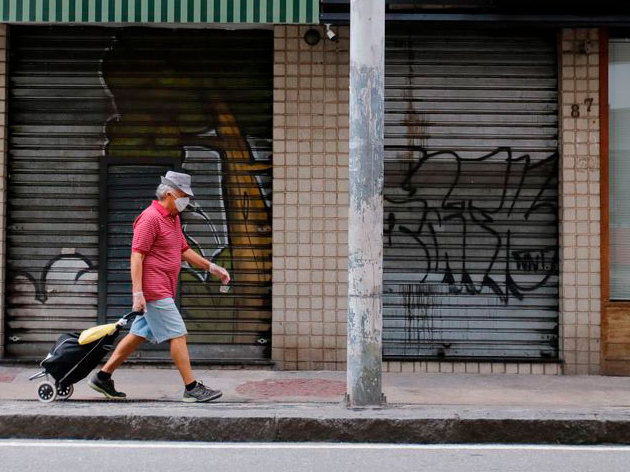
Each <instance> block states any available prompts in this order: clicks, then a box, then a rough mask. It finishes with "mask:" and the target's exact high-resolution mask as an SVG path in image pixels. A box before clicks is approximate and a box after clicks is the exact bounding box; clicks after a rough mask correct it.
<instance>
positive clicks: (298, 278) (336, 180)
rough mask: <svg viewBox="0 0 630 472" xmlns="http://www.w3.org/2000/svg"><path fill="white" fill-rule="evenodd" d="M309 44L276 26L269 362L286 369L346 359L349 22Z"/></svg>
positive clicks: (341, 363) (338, 365)
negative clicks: (332, 36)
mask: <svg viewBox="0 0 630 472" xmlns="http://www.w3.org/2000/svg"><path fill="white" fill-rule="evenodd" d="M314 28H318V29H319V31H320V32H321V33H322V40H321V41H320V42H319V44H317V45H315V46H309V45H308V44H307V43H306V42H305V41H304V39H303V36H304V33H305V32H306V30H308V29H309V27H304V26H301V27H297V26H276V27H275V29H274V31H275V34H274V36H275V51H274V118H273V129H274V132H273V160H274V166H273V301H272V303H273V322H272V336H273V339H272V346H273V347H272V359H273V360H274V361H275V362H276V367H277V368H279V369H285V370H294V369H299V370H310V369H327V370H343V369H345V365H346V309H347V302H346V297H347V230H348V224H347V213H348V203H347V199H348V198H347V196H348V80H349V53H348V45H349V44H348V28H339V29H338V33H339V40H338V41H336V42H333V41H330V40H328V39H323V37H324V34H323V31H324V30H323V28H320V27H317V26H315V27H314Z"/></svg>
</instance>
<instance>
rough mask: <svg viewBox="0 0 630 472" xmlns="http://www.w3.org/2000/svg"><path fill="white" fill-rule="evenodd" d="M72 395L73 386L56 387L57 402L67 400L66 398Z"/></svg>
mask: <svg viewBox="0 0 630 472" xmlns="http://www.w3.org/2000/svg"><path fill="white" fill-rule="evenodd" d="M73 393H74V385H72V384H70V385H67V386H65V387H62V386H61V385H60V386H59V387H57V398H59V400H67V399H68V398H70V397H71V396H72V394H73Z"/></svg>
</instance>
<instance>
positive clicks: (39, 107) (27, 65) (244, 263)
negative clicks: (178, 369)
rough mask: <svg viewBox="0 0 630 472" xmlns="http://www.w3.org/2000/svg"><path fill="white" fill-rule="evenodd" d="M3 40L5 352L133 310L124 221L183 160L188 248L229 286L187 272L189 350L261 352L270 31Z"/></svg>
mask: <svg viewBox="0 0 630 472" xmlns="http://www.w3.org/2000/svg"><path fill="white" fill-rule="evenodd" d="M10 50H11V60H10V81H11V84H10V118H9V120H10V158H9V166H10V177H9V196H8V207H9V208H8V218H9V227H8V241H9V244H8V266H9V268H8V277H9V284H8V295H7V310H8V339H7V341H8V343H7V354H8V355H9V356H19V357H37V356H41V355H42V354H44V353H45V352H46V350H47V349H48V348H49V345H50V342H52V341H53V340H54V339H56V337H57V336H58V335H59V334H60V333H62V332H65V331H69V330H70V331H71V330H78V329H81V328H84V327H86V326H90V325H92V324H94V323H95V322H97V321H100V322H103V321H105V320H106V319H112V318H117V317H118V316H119V315H120V314H121V313H124V312H125V311H126V310H128V308H129V305H130V303H131V300H130V292H129V290H130V287H129V285H128V281H129V274H128V261H129V251H130V248H129V246H128V245H129V241H130V237H131V225H130V222H132V221H133V218H134V217H135V215H137V213H139V211H140V209H141V208H144V207H146V206H148V205H149V204H150V201H151V199H152V198H153V194H154V191H155V188H156V187H157V184H158V183H159V179H158V178H157V177H158V175H160V174H161V173H163V172H164V171H165V170H166V169H168V168H178V169H182V170H183V171H184V172H188V173H190V174H192V176H193V189H194V190H195V192H196V196H197V198H196V199H195V200H194V203H195V206H194V207H191V208H190V211H187V212H186V213H184V214H183V216H182V223H183V227H184V231H185V233H186V235H187V237H188V239H189V242H190V245H191V247H192V248H194V249H195V250H197V251H199V252H201V253H203V254H204V255H205V256H206V257H210V258H212V259H213V260H214V261H215V262H216V263H218V264H221V265H224V266H226V267H227V268H228V270H230V272H231V273H232V275H233V281H234V282H233V287H232V290H231V291H230V293H229V294H227V295H224V294H219V292H218V282H217V281H216V280H214V281H209V280H206V278H205V274H204V273H203V272H200V271H197V270H194V269H192V268H189V267H184V269H183V270H182V275H181V282H182V283H181V288H180V290H181V298H180V300H179V303H180V306H181V309H182V314H183V316H184V319H185V321H186V323H187V327H188V330H189V333H190V335H189V342H190V350H191V355H192V357H193V359H196V360H204V359H206V360H211V359H223V360H233V359H238V360H257V359H264V358H267V357H268V356H269V351H270V345H269V342H270V324H271V323H270V322H271V207H270V200H271V195H270V188H271V185H270V184H271V181H270V170H271V117H272V90H273V89H272V82H273V75H272V64H273V60H272V54H273V35H272V32H271V31H267V30H258V31H253V30H248V31H246V30H240V31H223V30H183V29H179V30H175V29H157V28H92V27H85V28H84V27H26V26H20V27H13V28H12V29H11V49H10ZM99 172H100V173H101V174H100V175H101V177H100V178H99ZM99 186H100V188H99ZM99 199H100V202H99ZM99 232H100V233H99ZM99 234H100V235H101V237H100V238H99ZM99 243H100V244H101V246H102V247H101V250H99ZM99 267H100V275H99ZM99 285H100V289H99ZM138 355H139V356H140V357H145V358H160V357H164V356H168V354H167V353H166V352H163V351H160V350H158V351H155V350H154V349H152V348H151V346H147V348H146V349H144V350H142V351H140V352H139V354H138Z"/></svg>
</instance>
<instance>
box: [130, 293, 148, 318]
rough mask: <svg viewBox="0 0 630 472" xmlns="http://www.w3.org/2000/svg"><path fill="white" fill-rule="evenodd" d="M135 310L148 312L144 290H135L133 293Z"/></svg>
mask: <svg viewBox="0 0 630 472" xmlns="http://www.w3.org/2000/svg"><path fill="white" fill-rule="evenodd" d="M131 309H132V310H133V311H134V312H140V311H142V312H144V313H146V312H147V302H146V300H145V299H144V294H143V293H142V292H134V294H133V307H132V308H131Z"/></svg>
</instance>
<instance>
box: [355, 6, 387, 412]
mask: <svg viewBox="0 0 630 472" xmlns="http://www.w3.org/2000/svg"><path fill="white" fill-rule="evenodd" d="M384 71H385V2H384V1H383V0H352V3H351V4H350V176H349V177H350V209H349V214H348V374H347V375H348V396H347V404H348V406H349V407H356V406H378V405H381V404H382V403H383V402H384V398H383V395H382V365H381V364H382V328H383V301H382V292H383V121H384V118H383V108H384V89H385V73H384Z"/></svg>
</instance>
